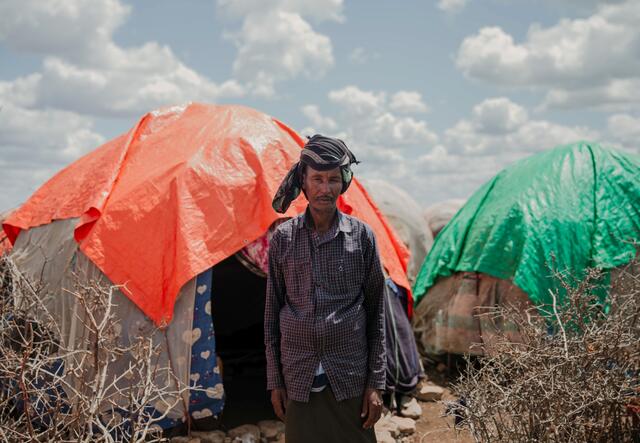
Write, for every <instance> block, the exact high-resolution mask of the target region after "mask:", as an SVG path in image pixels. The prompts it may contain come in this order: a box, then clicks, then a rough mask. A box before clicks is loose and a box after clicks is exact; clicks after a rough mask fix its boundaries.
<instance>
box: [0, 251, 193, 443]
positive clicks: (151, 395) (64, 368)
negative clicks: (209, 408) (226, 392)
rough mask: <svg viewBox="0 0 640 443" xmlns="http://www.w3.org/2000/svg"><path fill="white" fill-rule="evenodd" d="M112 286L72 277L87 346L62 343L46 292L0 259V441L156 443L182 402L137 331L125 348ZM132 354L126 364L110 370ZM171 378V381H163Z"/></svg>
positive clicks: (154, 350)
mask: <svg viewBox="0 0 640 443" xmlns="http://www.w3.org/2000/svg"><path fill="white" fill-rule="evenodd" d="M116 291H117V288H115V287H108V286H104V285H100V284H98V283H81V279H77V282H76V283H75V284H74V289H73V291H70V293H71V294H72V295H73V296H74V297H76V299H77V300H78V302H79V306H80V307H81V309H79V312H77V313H76V317H77V321H78V322H80V324H79V328H80V329H81V330H82V333H83V334H85V335H84V343H87V344H88V345H87V346H84V347H83V346H77V345H76V346H73V345H65V344H64V343H62V341H61V340H60V337H62V336H63V335H62V334H61V333H60V330H59V329H58V328H59V326H58V323H57V322H56V320H55V318H54V315H52V314H51V313H50V312H48V311H47V308H46V306H47V305H48V304H47V303H46V300H47V297H52V296H55V295H53V294H47V293H46V291H45V290H44V289H42V288H41V287H38V286H34V285H33V283H32V282H29V281H27V280H26V279H25V278H24V277H23V276H22V275H21V274H20V273H19V272H18V271H17V270H16V268H15V267H14V266H13V264H12V262H11V261H10V260H9V259H8V258H6V257H5V258H4V259H0V441H6V442H18V441H20V442H22V441H39V442H42V441H49V442H62V441H129V442H138V441H160V440H162V435H161V429H160V428H159V426H157V425H156V423H157V422H158V421H159V420H160V419H162V418H164V415H158V413H157V412H156V413H154V415H153V416H152V410H151V409H150V408H149V405H160V406H161V408H160V409H161V410H166V411H168V410H170V409H171V408H173V407H174V406H176V404H177V402H178V401H182V400H181V395H180V394H181V392H179V391H178V390H177V389H176V388H175V386H178V384H177V382H176V380H175V378H174V377H173V373H172V371H171V368H168V367H161V366H160V365H159V364H158V355H159V352H160V350H159V348H158V347H157V346H156V345H154V343H153V342H152V339H151V337H152V336H153V334H154V332H155V331H141V333H140V335H139V336H137V337H133V338H130V340H129V343H128V344H127V345H126V346H123V345H122V344H121V343H122V340H121V339H120V333H121V331H120V325H119V323H118V320H117V318H116V317H115V315H114V312H113V306H114V305H113V301H114V300H113V297H114V295H115V294H116ZM126 353H130V354H131V356H132V357H133V358H131V359H130V363H129V364H128V367H125V368H124V369H123V370H120V371H118V372H117V373H116V375H115V376H113V375H111V376H109V374H113V373H114V371H113V368H112V367H111V365H114V364H116V362H117V361H118V359H119V358H120V357H121V356H123V355H124V354H126ZM168 380H172V381H173V383H169V382H168Z"/></svg>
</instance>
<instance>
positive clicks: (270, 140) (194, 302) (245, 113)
mask: <svg viewBox="0 0 640 443" xmlns="http://www.w3.org/2000/svg"><path fill="white" fill-rule="evenodd" d="M303 144H304V142H303V141H302V139H301V138H300V137H299V136H298V135H297V134H296V133H295V132H294V131H293V130H291V129H290V128H288V127H287V126H286V125H284V124H282V123H281V122H279V121H278V120H276V119H273V118H272V117H269V116H267V115H265V114H262V113H259V112H257V111H254V110H251V109H248V108H245V107H240V106H210V105H202V104H190V105H188V106H182V107H173V108H167V109H164V110H160V111H155V112H151V113H149V114H147V115H145V116H144V117H143V118H142V119H141V120H140V121H139V122H138V123H137V124H136V125H135V126H134V127H133V128H132V129H131V130H130V131H129V132H128V133H126V134H124V135H122V136H120V137H117V138H115V139H113V140H111V141H109V142H107V143H106V144H104V145H103V146H101V147H99V148H97V149H96V150H95V151H93V152H91V153H90V154H88V155H86V156H85V157H83V158H81V159H79V160H78V161H76V162H75V163H73V164H71V165H70V166H68V167H67V168H65V169H64V170H62V171H61V172H59V173H58V174H57V175H56V176H54V177H53V178H52V179H51V180H49V181H48V182H47V183H46V184H44V185H43V186H42V187H41V188H40V189H39V190H37V191H36V192H35V193H34V194H33V195H32V196H31V197H30V199H29V200H28V201H27V202H25V204H23V205H22V206H21V207H20V208H19V209H18V210H16V211H15V212H14V213H13V214H11V216H10V217H9V218H8V219H7V220H5V221H4V223H3V228H4V231H5V233H6V234H7V236H8V237H9V239H10V240H11V242H12V243H13V251H12V253H11V255H12V257H13V258H14V260H15V262H16V265H17V266H18V267H19V269H20V270H21V271H22V272H24V273H25V275H27V276H28V277H30V278H37V277H39V276H40V275H42V276H43V277H44V279H45V280H47V284H48V285H49V289H50V290H52V291H56V293H57V292H59V297H57V298H55V299H54V300H55V305H54V306H50V307H49V308H50V310H51V311H53V312H55V313H56V315H58V319H59V323H60V324H61V329H62V331H63V333H64V334H66V336H64V337H61V339H62V340H64V341H65V342H68V343H76V345H77V346H84V344H83V343H81V342H74V340H76V338H77V336H78V334H77V331H76V330H75V328H76V327H77V324H76V322H74V321H73V319H72V318H70V316H69V313H71V312H73V305H74V303H76V302H77V301H76V300H74V299H73V298H72V297H69V296H68V295H65V292H64V291H63V289H64V288H65V285H68V284H69V280H70V278H71V276H72V275H73V274H77V273H79V271H82V272H81V274H82V275H86V276H87V278H94V277H96V278H102V279H104V280H105V281H108V282H110V283H112V284H116V285H123V286H122V289H121V291H122V294H121V295H122V296H121V297H120V299H121V300H120V303H119V304H118V307H117V309H118V315H119V318H120V319H121V320H122V323H123V325H122V326H123V331H125V332H126V330H127V328H129V327H135V325H136V324H139V323H141V322H142V323H145V322H146V323H150V322H153V323H155V325H157V326H160V327H161V328H163V329H164V331H165V333H166V336H167V340H166V343H165V342H164V341H163V340H164V339H163V338H162V337H160V336H159V337H154V340H156V339H157V343H158V344H159V345H161V347H163V358H164V359H165V361H167V360H169V348H171V349H170V350H171V352H170V355H171V363H172V366H173V367H175V368H176V372H177V374H176V375H177V377H178V379H179V380H180V382H181V383H183V384H184V385H186V386H188V385H190V384H192V383H190V380H194V379H195V380H197V381H198V385H199V386H200V387H201V388H202V390H201V391H192V392H190V393H189V398H188V399H187V400H188V401H186V402H185V403H184V404H186V405H188V411H184V410H181V409H180V408H176V411H173V413H172V414H171V415H170V416H169V417H168V420H167V422H166V423H164V424H163V426H165V427H170V426H173V425H175V424H177V423H178V422H179V420H180V419H181V418H182V417H183V416H184V415H190V416H191V417H193V418H205V417H212V416H217V415H219V413H220V412H221V411H222V409H223V406H224V400H225V398H224V392H225V389H224V388H223V383H222V381H223V380H222V377H221V374H220V371H219V368H218V366H217V360H216V351H217V350H218V349H217V346H218V343H217V342H216V339H217V336H216V334H217V332H218V331H214V324H215V323H216V306H217V305H216V303H222V300H225V301H227V302H232V303H231V305H232V306H231V308H229V306H227V308H226V309H227V311H226V312H234V311H230V310H229V309H233V310H235V315H236V316H237V317H236V318H237V319H239V320H240V319H241V318H242V317H243V316H245V315H247V312H248V311H250V310H251V309H253V311H254V312H255V311H256V309H255V307H254V306H255V305H258V306H259V302H260V300H259V297H254V298H250V295H249V294H247V293H243V292H240V291H238V292H237V293H236V292H234V291H233V288H228V287H227V289H228V291H227V293H225V294H224V295H218V294H220V293H221V291H224V288H223V287H221V285H220V284H217V283H216V282H217V281H221V280H224V278H225V275H226V276H227V280H229V278H228V276H229V275H230V274H229V272H231V271H229V267H230V266H231V265H232V263H231V261H230V260H233V256H234V254H236V253H237V252H238V251H239V250H241V249H243V248H244V247H245V246H247V245H249V244H250V243H252V242H253V241H254V240H256V239H258V238H259V237H261V236H263V235H264V234H265V232H267V230H268V229H269V227H270V226H271V225H272V224H273V223H274V222H275V221H276V220H278V219H279V218H281V217H283V216H282V215H278V214H276V213H275V212H274V211H273V209H272V208H271V198H272V196H273V195H274V193H275V191H276V189H277V186H278V185H279V183H280V180H281V179H282V178H283V177H284V176H285V174H286V172H287V171H288V169H289V167H290V166H291V164H292V163H293V162H295V161H297V159H298V156H299V150H300V147H301V146H302V145H303ZM338 206H339V208H340V209H341V210H342V211H344V212H345V213H349V214H352V215H354V216H356V217H358V218H360V219H362V220H363V221H365V222H367V223H368V224H369V225H370V226H371V227H372V229H373V230H374V232H375V233H376V237H377V240H378V245H379V250H380V254H381V258H382V261H383V264H384V266H385V268H386V270H387V272H388V274H389V275H390V277H391V278H392V279H393V280H394V282H395V283H396V284H398V285H399V286H401V287H404V288H407V289H408V288H409V284H408V281H407V279H406V276H405V270H406V260H407V256H408V252H407V251H406V249H405V248H404V246H403V245H402V243H401V242H400V241H398V240H397V239H396V237H395V234H393V231H392V229H391V228H390V227H389V226H388V225H387V224H386V222H385V221H384V219H382V218H381V217H379V215H378V214H379V212H378V210H377V208H376V207H375V205H374V204H373V202H372V201H371V199H370V198H369V196H368V195H367V193H366V191H365V190H364V188H363V187H362V186H361V185H360V183H358V181H357V180H354V183H353V184H352V186H351V187H350V189H349V190H348V192H347V193H345V194H344V195H343V196H341V197H340V199H339V202H338ZM304 208H305V202H304V200H303V199H298V200H297V201H296V202H294V204H293V205H292V207H291V208H290V209H289V211H288V212H287V213H286V214H284V216H288V217H291V216H294V215H296V214H298V213H300V212H302V211H303V210H304ZM42 251H44V254H42V253H40V252H42ZM230 264H231V265H230ZM233 272H235V273H237V272H240V271H237V269H236V270H233ZM217 273H218V274H220V275H222V277H221V278H220V279H217V275H218V274H217ZM232 280H233V279H232ZM236 281H237V279H236ZM408 293H409V297H410V296H411V293H410V291H409V292H408ZM259 295H261V296H262V298H263V297H264V293H262V294H259ZM222 308H224V307H222ZM257 310H259V309H257ZM123 335H126V334H123ZM265 397H266V394H265ZM186 412H188V414H185V413H186Z"/></svg>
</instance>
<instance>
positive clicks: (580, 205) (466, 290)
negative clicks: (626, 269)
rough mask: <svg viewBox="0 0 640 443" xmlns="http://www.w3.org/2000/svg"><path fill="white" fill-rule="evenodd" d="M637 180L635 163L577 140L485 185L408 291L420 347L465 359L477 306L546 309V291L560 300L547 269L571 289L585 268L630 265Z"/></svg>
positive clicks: (637, 231) (638, 214) (639, 208)
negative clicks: (563, 276)
mask: <svg viewBox="0 0 640 443" xmlns="http://www.w3.org/2000/svg"><path fill="white" fill-rule="evenodd" d="M638 177H640V158H639V157H638V156H637V155H633V154H624V153H622V152H619V151H616V150H615V149H611V148H607V147H603V146H600V145H598V144H590V143H584V142H582V143H576V144H571V145H566V146H561V147H557V148H555V149H552V150H548V151H545V152H542V153H540V154H537V155H534V156H531V157H529V158H526V159H523V160H521V161H519V162H517V163H516V164H514V165H512V166H510V167H508V168H506V169H504V170H503V171H501V172H500V173H499V174H497V175H496V176H495V177H494V178H493V179H491V180H490V181H489V182H487V183H486V184H485V185H483V186H482V187H481V188H480V189H479V190H478V191H477V192H476V193H475V194H474V195H473V196H472V197H471V198H470V199H469V200H468V202H467V203H466V204H465V205H464V207H463V208H462V209H461V210H460V211H459V212H458V213H457V214H456V216H455V217H454V218H453V219H452V220H451V221H450V222H449V223H448V224H447V226H446V227H445V228H444V229H443V230H442V232H441V233H440V235H438V237H437V238H436V240H435V243H434V246H433V248H432V250H431V252H430V253H429V255H428V256H427V258H426V259H425V262H424V264H423V266H422V268H421V271H420V274H419V275H418V279H417V281H416V284H415V286H414V294H415V299H416V316H415V318H414V320H415V322H416V323H415V327H416V330H417V333H418V334H419V336H420V341H421V343H422V345H423V346H424V348H425V349H426V350H428V351H430V352H455V353H459V352H468V351H469V346H470V344H471V343H472V342H482V341H483V340H485V339H486V337H484V333H485V332H486V333H487V335H490V334H491V331H489V330H483V328H484V327H486V326H487V325H483V324H482V323H480V319H478V318H477V317H476V316H475V315H474V313H476V312H477V311H476V307H477V306H479V305H485V306H486V305H491V304H496V303H497V304H501V303H506V302H509V301H514V302H522V303H530V304H533V305H536V306H540V305H549V304H550V303H551V301H552V300H551V295H550V293H551V292H550V291H554V292H557V293H558V294H559V296H560V302H562V297H563V288H562V285H561V284H560V282H559V281H558V279H556V278H554V277H553V275H552V274H553V271H560V272H564V271H568V272H569V275H571V276H572V278H574V279H575V280H576V281H579V280H581V279H582V278H583V276H584V275H585V272H586V270H587V269H589V268H594V267H595V268H600V269H603V270H611V269H614V268H616V267H619V266H622V265H624V264H626V263H628V262H630V261H631V260H632V259H633V258H634V257H635V255H636V252H637V249H636V247H637V246H636V245H637V243H638V242H639V241H640V182H639V181H638ZM634 242H635V243H636V245H634ZM605 292H606V291H605Z"/></svg>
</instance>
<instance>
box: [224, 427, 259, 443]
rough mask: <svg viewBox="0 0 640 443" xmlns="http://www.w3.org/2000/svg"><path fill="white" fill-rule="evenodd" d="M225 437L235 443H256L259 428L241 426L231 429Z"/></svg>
mask: <svg viewBox="0 0 640 443" xmlns="http://www.w3.org/2000/svg"><path fill="white" fill-rule="evenodd" d="M227 436H228V437H229V438H230V439H231V440H232V441H234V442H236V443H240V442H241V443H258V442H259V441H260V428H259V427H257V426H256V425H242V426H238V427H237V428H233V429H231V430H230V431H229V432H228V433H227Z"/></svg>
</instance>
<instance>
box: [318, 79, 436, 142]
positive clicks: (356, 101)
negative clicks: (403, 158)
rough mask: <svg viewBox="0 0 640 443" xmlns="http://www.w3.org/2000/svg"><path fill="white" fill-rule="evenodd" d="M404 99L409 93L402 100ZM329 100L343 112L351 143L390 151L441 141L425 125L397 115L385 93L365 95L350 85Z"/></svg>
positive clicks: (404, 93) (333, 94)
mask: <svg viewBox="0 0 640 443" xmlns="http://www.w3.org/2000/svg"><path fill="white" fill-rule="evenodd" d="M396 95H397V94H394V96H396ZM403 95H406V91H403V92H402V93H401V95H400V96H401V97H402V96H403ZM409 95H411V93H409ZM329 100H330V101H331V102H333V103H335V104H337V105H338V106H340V108H341V109H342V114H341V117H340V121H341V122H344V125H345V131H346V132H347V134H349V137H350V138H352V139H355V140H362V141H363V142H367V143H369V144H372V145H378V146H386V147H391V148H398V147H401V146H410V145H415V144H425V145H431V144H433V143H435V142H436V141H437V139H438V137H437V135H436V134H435V133H434V132H432V131H431V130H430V129H429V128H428V125H427V123H426V122H425V121H422V120H416V119H414V118H412V117H402V116H398V115H396V114H395V113H394V112H395V111H394V109H392V107H391V104H390V103H388V100H387V94H386V93H385V92H375V91H365V90H362V89H360V88H358V87H357V86H353V85H351V86H347V87H345V88H342V89H338V90H333V91H331V92H329ZM391 103H394V101H393V100H392V102H391ZM397 104H398V103H397V100H396V105H397ZM405 104H406V103H405ZM413 105H414V106H415V105H416V103H415V100H414V102H413Z"/></svg>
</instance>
